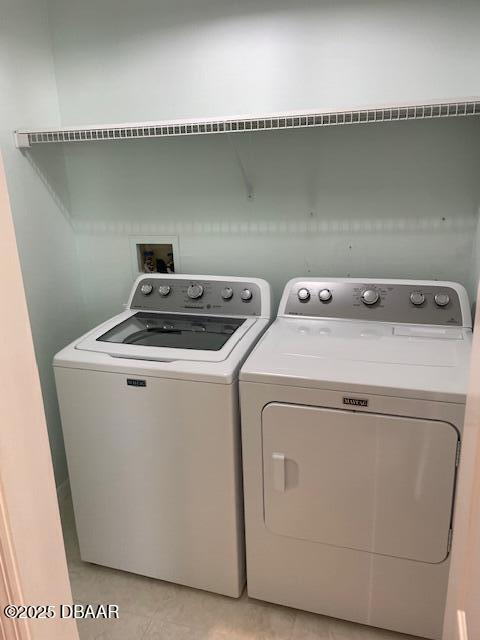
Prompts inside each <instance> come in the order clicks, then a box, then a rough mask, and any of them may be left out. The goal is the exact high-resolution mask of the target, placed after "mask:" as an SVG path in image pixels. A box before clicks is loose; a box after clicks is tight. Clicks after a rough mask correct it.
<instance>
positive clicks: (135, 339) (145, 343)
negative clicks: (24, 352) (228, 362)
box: [75, 310, 256, 362]
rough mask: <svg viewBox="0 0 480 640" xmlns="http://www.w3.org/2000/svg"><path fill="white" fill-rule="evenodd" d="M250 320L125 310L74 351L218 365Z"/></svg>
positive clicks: (249, 323)
mask: <svg viewBox="0 0 480 640" xmlns="http://www.w3.org/2000/svg"><path fill="white" fill-rule="evenodd" d="M255 322H256V319H254V318H238V317H237V318H230V317H225V316H197V315H193V314H174V313H158V312H152V311H135V310H129V311H125V312H124V313H121V314H119V315H118V316H116V317H115V318H112V319H111V320H109V321H108V322H105V323H104V324H102V325H100V326H99V327H97V328H96V329H94V330H93V331H92V332H90V333H89V334H88V335H87V336H86V337H85V338H84V339H83V340H81V341H80V342H79V343H78V344H77V345H76V346H75V348H76V349H78V350H81V351H95V352H100V353H105V354H108V355H110V356H113V357H117V358H129V359H138V360H158V361H164V362H171V361H175V360H192V361H205V362H221V361H223V360H225V359H226V358H227V357H228V356H229V354H230V353H231V351H232V349H233V348H234V347H235V345H236V344H237V343H238V342H239V341H240V340H241V339H242V338H243V336H245V334H246V333H247V332H248V330H249V329H250V328H251V327H252V326H253V325H254V324H255Z"/></svg>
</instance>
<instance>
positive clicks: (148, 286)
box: [140, 282, 153, 296]
mask: <svg viewBox="0 0 480 640" xmlns="http://www.w3.org/2000/svg"><path fill="white" fill-rule="evenodd" d="M140 291H141V292H142V293H143V295H144V296H149V295H150V294H151V293H152V291H153V286H152V285H151V284H149V283H148V282H146V283H145V284H142V286H141V287H140Z"/></svg>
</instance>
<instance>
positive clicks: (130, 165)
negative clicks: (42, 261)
mask: <svg viewBox="0 0 480 640" xmlns="http://www.w3.org/2000/svg"><path fill="white" fill-rule="evenodd" d="M50 8H51V21H52V27H53V38H54V55H55V64H56V74H57V83H58V87H59V99H60V110H61V117H62V122H63V123H65V124H86V123H95V122H99V123H101V122H115V121H119V122H123V121H129V120H131V121H139V120H155V119H160V118H168V117H177V118H178V117H188V116H199V117H201V116H213V115H228V114H239V113H241V114H244V113H252V112H253V113H258V112H269V111H279V110H294V109H308V108H311V109H312V108H313V109H327V108H349V107H352V106H354V105H358V106H362V105H371V104H377V105H378V104H389V103H390V104H391V103H398V102H400V103H405V102H415V101H428V100H431V99H445V98H450V97H452V96H467V95H475V94H478V95H480V78H479V76H478V73H477V69H478V65H479V64H480V43H479V42H478V38H477V37H476V36H477V33H478V25H479V24H480V5H479V4H478V3H477V2H475V1H469V2H459V3H455V6H453V5H452V4H451V3H450V2H438V1H435V2H434V1H423V2H420V3H419V2H405V1H404V0H402V1H399V0H398V1H390V2H379V1H372V0H365V1H362V2H353V1H347V0H337V1H335V2H334V1H323V2H318V1H315V2H313V1H311V2H308V1H305V0H299V1H298V2H295V3H291V2H284V1H283V0H277V1H276V2H272V1H266V0H263V1H262V0H260V1H255V2H253V1H248V0H247V1H244V2H225V1H224V0H222V1H220V0H218V1H217V0H200V1H199V2H195V3H193V2H191V1H187V0H181V1H178V0H176V1H175V2H174V1H173V0H163V2H158V1H157V0H155V1H154V0H140V1H139V2H136V3H135V5H132V3H130V2H118V0H115V1H113V0H104V2H102V3H100V5H99V3H97V2H95V1H94V0H84V2H82V3H79V2H74V1H73V0H51V2H50ZM93 96H94V97H93ZM479 139H480V123H479V121H478V120H473V119H472V120H458V121H451V120H449V121H435V122H433V121H432V122H410V123H397V124H385V125H364V126H354V127H338V128H334V129H328V130H327V129H324V130H307V131H289V132H274V133H258V134H251V135H247V134H242V135H237V136H235V135H233V136H232V137H231V139H229V138H227V137H226V136H216V137H213V136H209V137H203V138H201V137H198V138H195V139H188V140H187V139H170V140H145V141H135V142H123V143H93V144H82V145H74V144H72V145H70V146H67V148H66V160H67V171H68V184H69V189H70V197H71V213H72V217H73V219H74V225H75V229H76V232H77V242H78V249H79V258H80V272H81V274H82V278H83V287H84V296H85V299H86V303H87V306H86V311H87V314H88V321H89V323H90V324H92V325H93V324H94V323H96V322H98V321H100V320H102V319H104V318H106V317H108V315H109V314H112V313H114V312H116V310H117V309H118V308H119V304H120V303H121V302H123V301H125V300H126V297H127V295H128V289H129V286H130V284H131V281H132V277H133V274H132V269H131V261H130V242H129V237H130V236H131V235H148V234H152V235H156V234H174V235H178V237H179V242H180V258H181V268H182V270H183V271H192V272H194V273H195V272H197V273H198V272H201V271H205V272H213V273H237V274H239V273H242V274H246V275H247V274H252V275H253V274H255V275H260V276H264V277H266V278H268V279H269V280H271V281H272V283H273V284H274V286H275V289H276V294H277V297H278V295H279V293H280V291H281V287H282V285H283V284H284V282H285V281H286V280H287V279H288V278H289V277H292V276H294V275H301V274H305V273H311V274H324V275H337V276H342V275H351V276H392V277H394V276H398V277H417V278H448V279H455V280H459V281H461V282H463V283H465V284H466V285H467V286H469V289H470V292H471V293H472V291H473V285H472V279H471V276H470V274H471V255H472V246H473V240H472V237H473V235H474V231H475V229H476V224H477V217H478V215H477V214H478V204H479V198H480V193H479V185H478V182H479V181H478V168H479V167H480V145H479ZM232 145H233V147H232ZM238 157H240V159H241V162H242V164H243V165H244V168H245V171H246V175H247V182H248V183H251V186H252V188H253V192H254V196H253V199H252V200H249V199H248V198H247V188H246V185H245V183H244V179H243V177H242V172H241V170H240V166H239V162H238Z"/></svg>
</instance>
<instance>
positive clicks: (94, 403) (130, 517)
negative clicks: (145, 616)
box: [54, 274, 271, 597]
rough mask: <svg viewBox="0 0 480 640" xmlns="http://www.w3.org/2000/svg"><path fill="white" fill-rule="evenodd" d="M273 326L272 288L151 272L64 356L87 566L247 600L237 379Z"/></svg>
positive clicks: (66, 425)
mask: <svg viewBox="0 0 480 640" xmlns="http://www.w3.org/2000/svg"><path fill="white" fill-rule="evenodd" d="M270 316H271V296H270V287H269V285H268V284H267V282H265V281H264V280H260V279H255V278H240V277H219V276H191V275H167V274H148V275H142V276H140V277H139V278H138V279H137V280H136V282H135V284H134V286H133V289H132V291H131V294H130V297H129V301H128V304H127V308H126V309H125V310H124V311H122V312H121V313H120V314H119V315H117V316H115V317H114V318H111V319H110V320H108V321H107V322H105V323H103V324H101V325H100V326H98V327H96V328H95V329H93V330H92V331H90V332H89V333H87V334H86V335H84V336H82V337H81V338H79V339H78V340H76V341H75V342H73V343H72V344H71V345H69V346H68V347H66V348H65V349H63V350H62V351H60V352H59V353H58V354H57V355H56V356H55V359H54V370H55V379H56V384H57V390H58V398H59V403H60V413H61V419H62V426H63V434H64V438H65V447H66V453H67V462H68V471H69V477H70V484H71V491H72V498H73V507H74V513H75V520H76V525H77V531H78V539H79V544H80V554H81V558H82V560H84V561H87V562H92V563H96V564H100V565H105V566H108V567H114V568H116V569H122V570H124V571H130V572H133V573H138V574H142V575H145V576H150V577H152V578H159V579H162V580H167V581H171V582H175V583H179V584H184V585H188V586H191V587H197V588H199V589H205V590H208V591H214V592H217V593H221V594H225V595H228V596H232V597H238V596H239V595H240V594H241V592H242V590H243V587H244V583H245V569H244V564H245V562H244V553H245V552H244V526H243V503H242V477H241V453H240V450H241V443H240V424H239V407H238V373H239V370H240V366H241V364H242V363H243V361H244V360H245V358H246V356H247V355H248V353H249V352H250V350H251V349H252V347H253V345H254V344H255V342H256V341H257V340H258V338H259V337H260V336H261V334H262V333H263V332H264V330H265V329H266V328H267V326H268V324H269V323H270Z"/></svg>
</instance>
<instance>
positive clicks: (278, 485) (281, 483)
mask: <svg viewBox="0 0 480 640" xmlns="http://www.w3.org/2000/svg"><path fill="white" fill-rule="evenodd" d="M272 470H273V488H274V489H275V491H285V489H286V487H285V454H284V453H272Z"/></svg>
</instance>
